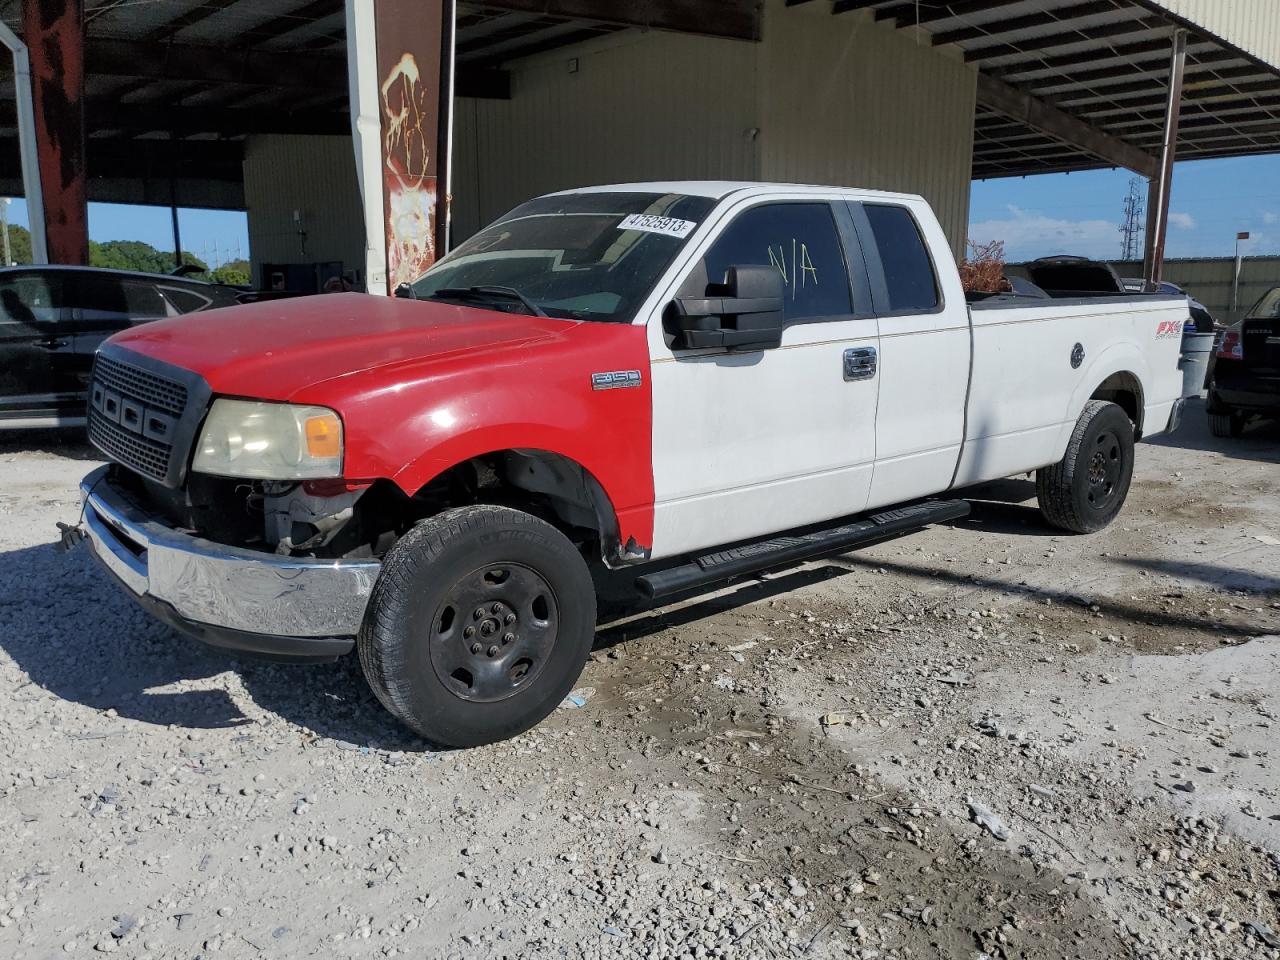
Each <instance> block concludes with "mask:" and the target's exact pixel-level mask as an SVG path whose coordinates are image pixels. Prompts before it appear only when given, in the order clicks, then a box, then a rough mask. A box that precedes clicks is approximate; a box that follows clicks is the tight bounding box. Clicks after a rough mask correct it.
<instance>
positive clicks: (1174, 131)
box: [1143, 30, 1187, 283]
mask: <svg viewBox="0 0 1280 960" xmlns="http://www.w3.org/2000/svg"><path fill="white" fill-rule="evenodd" d="M1186 66H1187V31H1185V30H1178V31H1177V32H1176V33H1174V35H1173V57H1172V59H1171V60H1170V63H1169V101H1168V104H1167V105H1166V107H1165V112H1164V149H1163V151H1162V153H1161V157H1160V173H1159V175H1158V176H1157V177H1156V179H1154V180H1152V181H1151V182H1150V185H1149V186H1148V189H1147V245H1146V255H1145V257H1144V258H1143V276H1145V277H1146V278H1147V279H1148V280H1149V281H1151V282H1152V283H1159V282H1160V278H1161V276H1162V275H1163V274H1164V246H1165V239H1166V237H1167V236H1168V234H1169V191H1170V190H1171V189H1172V187H1173V161H1174V155H1175V154H1176V153H1177V149H1178V121H1179V120H1180V118H1181V116H1182V77H1183V73H1184V72H1185V70H1186Z"/></svg>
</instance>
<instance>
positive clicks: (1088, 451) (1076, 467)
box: [1036, 400, 1133, 533]
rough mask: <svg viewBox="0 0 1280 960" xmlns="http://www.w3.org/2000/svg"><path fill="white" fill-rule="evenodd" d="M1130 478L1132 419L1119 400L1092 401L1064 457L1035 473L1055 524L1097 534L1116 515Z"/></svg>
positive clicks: (1046, 509) (1044, 509)
mask: <svg viewBox="0 0 1280 960" xmlns="http://www.w3.org/2000/svg"><path fill="white" fill-rule="evenodd" d="M1132 480H1133V424H1132V422H1130V420H1129V417H1128V415H1127V414H1126V413H1125V412H1124V411H1123V410H1122V409H1120V407H1119V406H1117V405H1116V404H1114V403H1107V402H1105V401H1103V400H1090V401H1089V402H1088V403H1087V404H1086V405H1085V408H1084V412H1083V413H1082V414H1080V419H1079V420H1077V421H1076V426H1075V429H1074V430H1073V431H1072V432H1071V440H1070V441H1069V442H1068V443H1067V453H1066V456H1064V457H1063V458H1062V459H1061V460H1060V461H1059V462H1058V463H1055V464H1054V465H1053V466H1051V467H1044V468H1042V469H1040V470H1037V471H1036V497H1037V499H1038V501H1039V503H1040V512H1041V514H1042V515H1043V516H1044V518H1045V519H1046V520H1047V521H1048V522H1049V523H1051V524H1052V525H1053V526H1055V527H1058V528H1060V529H1062V530H1069V531H1071V532H1072V533H1094V532H1095V531H1097V530H1101V529H1102V528H1103V527H1105V526H1106V525H1107V524H1109V523H1110V522H1111V521H1112V520H1114V519H1115V517H1116V514H1118V513H1119V512H1120V508H1121V507H1123V506H1124V501H1125V498H1127V497H1128V496H1129V485H1130V483H1131V482H1132Z"/></svg>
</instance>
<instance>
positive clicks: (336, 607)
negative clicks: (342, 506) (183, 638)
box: [80, 467, 381, 658]
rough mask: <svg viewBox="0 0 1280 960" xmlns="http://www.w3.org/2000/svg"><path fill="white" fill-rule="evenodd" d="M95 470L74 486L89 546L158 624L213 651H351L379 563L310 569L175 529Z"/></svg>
mask: <svg viewBox="0 0 1280 960" xmlns="http://www.w3.org/2000/svg"><path fill="white" fill-rule="evenodd" d="M108 470H109V468H108V467H100V468H99V469H97V470H95V471H94V472H93V473H91V474H89V475H88V476H87V477H85V478H84V480H83V481H81V483H80V497H81V500H82V501H83V503H84V527H85V534H86V538H87V539H88V541H89V543H90V545H91V546H92V548H93V553H94V555H95V556H96V557H97V558H98V560H99V561H101V562H102V564H103V566H105V567H106V568H107V569H108V570H109V571H110V572H111V573H112V574H114V575H115V577H116V579H118V580H119V581H120V582H121V583H122V584H123V585H124V587H125V588H126V589H127V590H128V591H129V592H130V593H132V594H133V595H134V596H135V597H136V598H137V599H138V600H140V601H142V602H143V603H144V605H145V606H147V607H148V608H149V609H151V610H152V612H154V613H156V614H157V615H158V616H160V617H161V618H162V619H164V620H166V621H168V622H170V623H172V624H173V625H174V626H177V627H179V628H181V629H185V630H186V631H187V632H189V633H191V634H193V635H195V636H197V637H198V638H199V639H201V640H204V641H206V642H208V643H211V644H213V645H215V646H222V647H227V648H231V649H236V650H242V651H246V652H254V653H264V654H268V655H277V656H284V657H303V658H324V657H331V656H337V655H340V654H342V653H345V652H347V651H349V650H350V649H351V647H352V643H353V638H354V637H355V635H356V633H357V632H358V631H359V629H360V623H361V621H362V620H363V619H364V612H365V607H366V606H367V605H368V602H369V595H370V593H371V592H372V591H373V584H374V581H375V580H376V579H377V578H378V572H379V570H380V569H381V564H380V563H378V561H376V560H356V561H348V560H307V559H299V558H295V557H281V556H275V555H274V554H269V553H262V552H259V551H256V550H244V549H240V548H237V547H229V546H226V545H224V544H220V543H214V542H212V541H210V540H204V539H202V538H200V537H194V536H191V535H190V534H186V533H183V532H181V531H179V530H176V529H174V528H173V527H171V526H169V525H168V524H167V523H165V522H164V521H162V520H161V519H159V518H158V517H155V516H152V515H150V514H148V513H146V512H144V511H143V510H141V509H139V508H138V507H137V506H136V505H135V504H133V503H132V502H131V501H130V500H129V499H128V498H127V497H126V496H125V495H124V494H123V493H122V492H121V491H120V490H118V489H117V488H116V487H115V486H113V485H112V484H111V481H110V479H109V478H108V476H107V473H108Z"/></svg>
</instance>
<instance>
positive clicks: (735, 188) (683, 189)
mask: <svg viewBox="0 0 1280 960" xmlns="http://www.w3.org/2000/svg"><path fill="white" fill-rule="evenodd" d="M778 190H785V191H788V192H800V193H826V194H830V193H838V194H842V195H845V196H850V197H879V198H883V199H895V200H919V199H921V198H920V197H919V196H918V195H917V194H913V193H890V192H886V191H883V190H864V189H861V188H855V187H837V186H823V185H821V184H812V183H764V182H760V181H750V180H670V181H662V180H659V181H653V182H650V183H609V184H602V185H599V186H592V187H575V188H573V189H571V190H558V191H556V192H555V193H551V194H548V196H552V197H557V196H563V195H565V194H568V193H682V194H686V195H688V196H693V197H710V198H711V199H713V200H723V199H724V198H725V197H727V196H729V195H730V194H732V193H747V194H751V193H773V192H775V191H778Z"/></svg>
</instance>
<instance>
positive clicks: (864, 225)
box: [846, 200, 947, 317]
mask: <svg viewBox="0 0 1280 960" xmlns="http://www.w3.org/2000/svg"><path fill="white" fill-rule="evenodd" d="M846 204H847V206H848V208H849V215H850V216H851V217H852V218H853V224H854V228H855V229H856V230H857V234H858V239H859V240H861V241H862V244H861V245H862V255H863V257H865V258H866V261H867V273H868V274H869V275H870V278H871V298H872V300H873V301H874V303H875V305H876V313H875V315H876V316H877V317H927V316H931V315H933V314H936V313H943V312H945V311H946V309H947V295H946V293H945V292H944V291H943V289H942V284H941V283H940V282H939V280H938V277H939V273H938V263H937V261H936V260H935V259H934V257H933V250H932V249H930V246H929V241H928V239H927V238H926V237H925V235H924V231H923V230H921V229H920V221H919V220H917V219H916V215H915V213H914V212H913V211H912V209H911V208H910V207H908V206H907V205H906V204H905V203H894V202H892V201H878V200H877V201H872V200H848V201H846ZM866 207H897V208H898V209H899V210H903V211H905V212H906V214H907V216H908V217H910V218H911V222H912V223H913V224H915V228H916V233H917V234H919V236H920V245H921V246H923V247H924V253H925V256H926V257H928V258H929V267H930V269H931V270H933V289H934V293H935V294H937V297H938V303H937V305H936V306H935V307H933V308H932V309H931V310H919V309H917V308H915V307H908V308H906V309H903V310H890V309H888V307H889V286H888V284H887V283H886V282H885V278H884V263H883V262H882V261H881V259H880V248H879V247H878V246H877V245H876V237H875V233H874V231H872V229H871V219H870V218H869V217H868V216H867V211H866V209H865V208H866Z"/></svg>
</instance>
